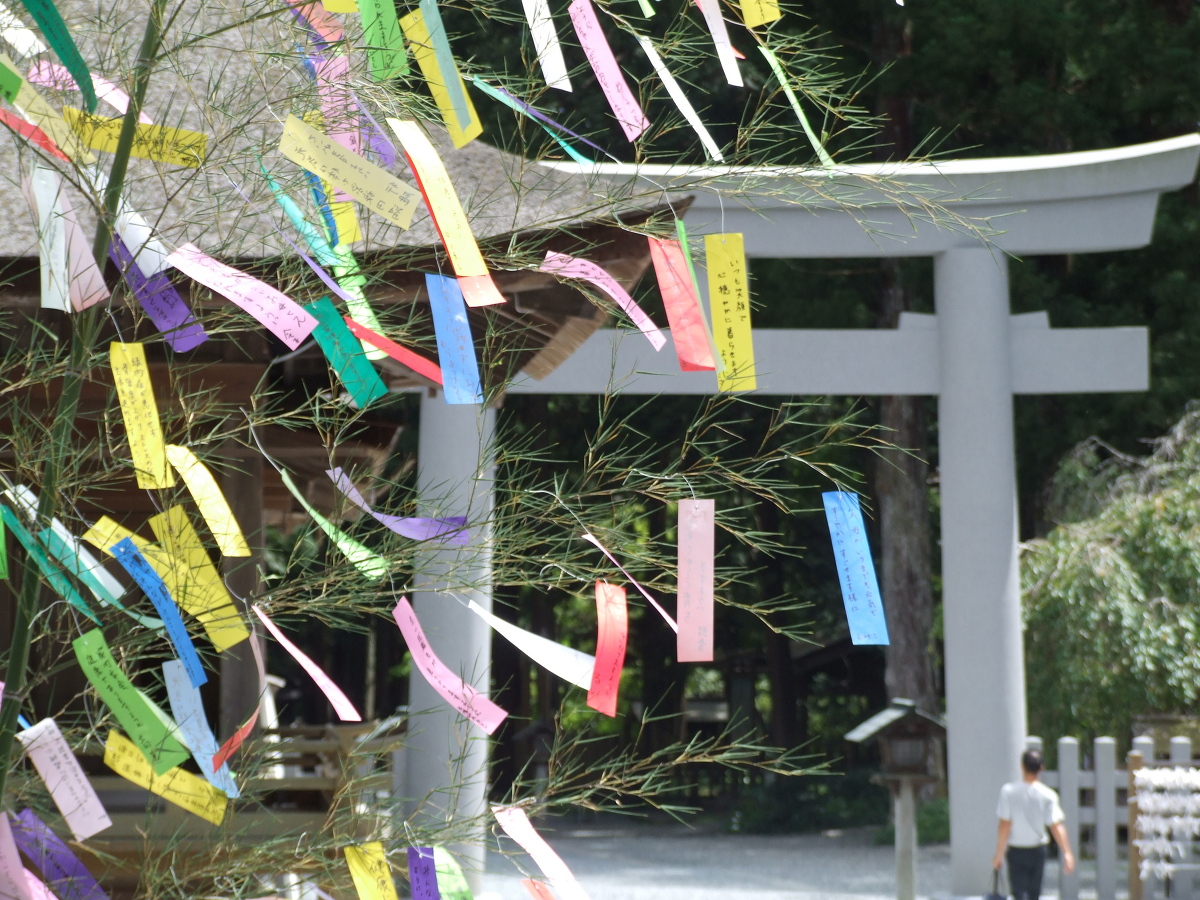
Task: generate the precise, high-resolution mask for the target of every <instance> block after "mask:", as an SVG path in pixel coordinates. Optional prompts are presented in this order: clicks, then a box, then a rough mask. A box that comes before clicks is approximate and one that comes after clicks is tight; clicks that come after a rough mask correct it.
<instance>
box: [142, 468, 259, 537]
mask: <svg viewBox="0 0 1200 900" xmlns="http://www.w3.org/2000/svg"><path fill="white" fill-rule="evenodd" d="M167 461H168V462H169V463H170V464H171V465H172V466H174V467H175V471H176V472H178V473H179V477H180V478H182V479H183V483H184V484H186V485H187V487H188V490H189V491H191V494H192V499H193V500H195V501H196V506H198V507H199V508H200V515H202V516H204V521H205V522H207V523H208V530H209V531H211V532H212V536H213V538H214V539H216V542H217V549H218V550H220V551H221V555H222V556H249V555H250V547H249V545H248V544H247V543H246V538H245V537H243V536H242V529H241V528H240V527H239V526H238V522H237V519H235V518H234V517H233V510H231V509H230V508H229V503H228V502H226V500H225V495H224V494H222V493H221V488H220V487H219V486H218V485H217V481H216V479H215V478H213V476H212V472H210V471H208V467H207V466H205V465H204V463H202V462H200V460H199V459H197V458H196V454H195V453H193V452H192V451H191V450H189V449H188V448H187V447H180V446H178V445H177V444H168V445H167ZM159 539H160V540H161V537H160V538H159Z"/></svg>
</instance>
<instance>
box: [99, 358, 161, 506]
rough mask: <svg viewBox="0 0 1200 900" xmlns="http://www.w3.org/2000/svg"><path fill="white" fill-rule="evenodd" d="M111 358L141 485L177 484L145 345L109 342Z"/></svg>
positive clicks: (114, 380)
mask: <svg viewBox="0 0 1200 900" xmlns="http://www.w3.org/2000/svg"><path fill="white" fill-rule="evenodd" d="M108 358H109V363H110V364H111V366H112V373H113V382H114V383H115V384H116V386H117V398H118V399H119V400H120V404H121V418H122V420H123V421H124V422H125V435H126V437H127V438H128V440H129V454H130V456H131V458H132V460H133V467H134V469H135V470H136V471H137V484H138V487H139V488H145V489H157V488H169V487H174V486H175V474H174V473H173V472H172V471H171V469H170V467H168V465H167V449H166V444H165V443H164V441H163V433H162V425H161V424H160V423H159V420H158V403H157V402H155V399H154V386H153V385H152V384H151V383H150V367H149V366H148V365H147V364H146V350H145V348H144V347H142V345H141V344H140V343H128V344H126V343H121V342H120V341H114V342H113V343H111V344H109V345H108Z"/></svg>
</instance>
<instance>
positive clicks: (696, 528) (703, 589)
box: [675, 500, 717, 662]
mask: <svg viewBox="0 0 1200 900" xmlns="http://www.w3.org/2000/svg"><path fill="white" fill-rule="evenodd" d="M716 506H717V504H716V501H715V500H680V501H679V531H678V534H679V588H678V590H679V602H678V604H677V605H676V607H675V611H676V613H677V615H678V616H679V636H678V639H677V640H676V642H675V656H676V659H678V660H679V662H712V658H713V553H714V546H715V539H714V532H715V530H716V524H715V517H716Z"/></svg>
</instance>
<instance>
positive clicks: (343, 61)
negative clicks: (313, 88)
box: [313, 54, 362, 203]
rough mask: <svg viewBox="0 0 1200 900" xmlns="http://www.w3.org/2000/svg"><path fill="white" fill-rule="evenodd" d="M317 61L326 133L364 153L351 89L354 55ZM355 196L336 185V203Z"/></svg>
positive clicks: (356, 108)
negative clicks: (351, 69)
mask: <svg viewBox="0 0 1200 900" xmlns="http://www.w3.org/2000/svg"><path fill="white" fill-rule="evenodd" d="M317 60H318V61H316V63H315V65H314V66H313V68H314V69H315V71H316V75H317V94H318V95H319V96H320V98H321V115H322V116H324V117H325V133H326V134H327V135H328V136H329V137H331V138H333V139H334V140H335V141H337V142H338V143H339V144H341V145H342V146H343V147H345V148H346V149H347V150H349V151H350V152H351V153H357V154H358V155H359V156H361V155H362V129H361V125H360V121H359V115H358V104H357V103H355V102H354V95H353V92H352V91H351V90H350V57H348V56H346V55H345V54H339V55H337V56H331V57H326V58H324V59H321V58H319V57H318V58H317ZM353 199H354V198H353V197H351V196H350V195H349V194H347V193H346V192H345V191H343V190H342V189H341V188H339V187H335V188H334V192H333V200H334V202H337V203H346V202H349V201H351V200H353Z"/></svg>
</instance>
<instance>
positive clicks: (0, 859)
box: [0, 815, 41, 900]
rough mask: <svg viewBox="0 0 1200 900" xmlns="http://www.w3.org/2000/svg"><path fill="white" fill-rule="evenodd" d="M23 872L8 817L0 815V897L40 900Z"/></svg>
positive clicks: (12, 899)
mask: <svg viewBox="0 0 1200 900" xmlns="http://www.w3.org/2000/svg"><path fill="white" fill-rule="evenodd" d="M25 872H26V869H25V868H24V867H23V866H22V865H21V854H20V853H18V852H17V844H16V841H14V840H13V832H12V826H11V825H9V824H8V816H4V815H0V896H4V897H6V898H9V900H35V898H36V900H41V898H40V896H36V895H35V894H34V892H33V891H32V890H31V889H30V884H29V880H28V879H27V878H26V877H25Z"/></svg>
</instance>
